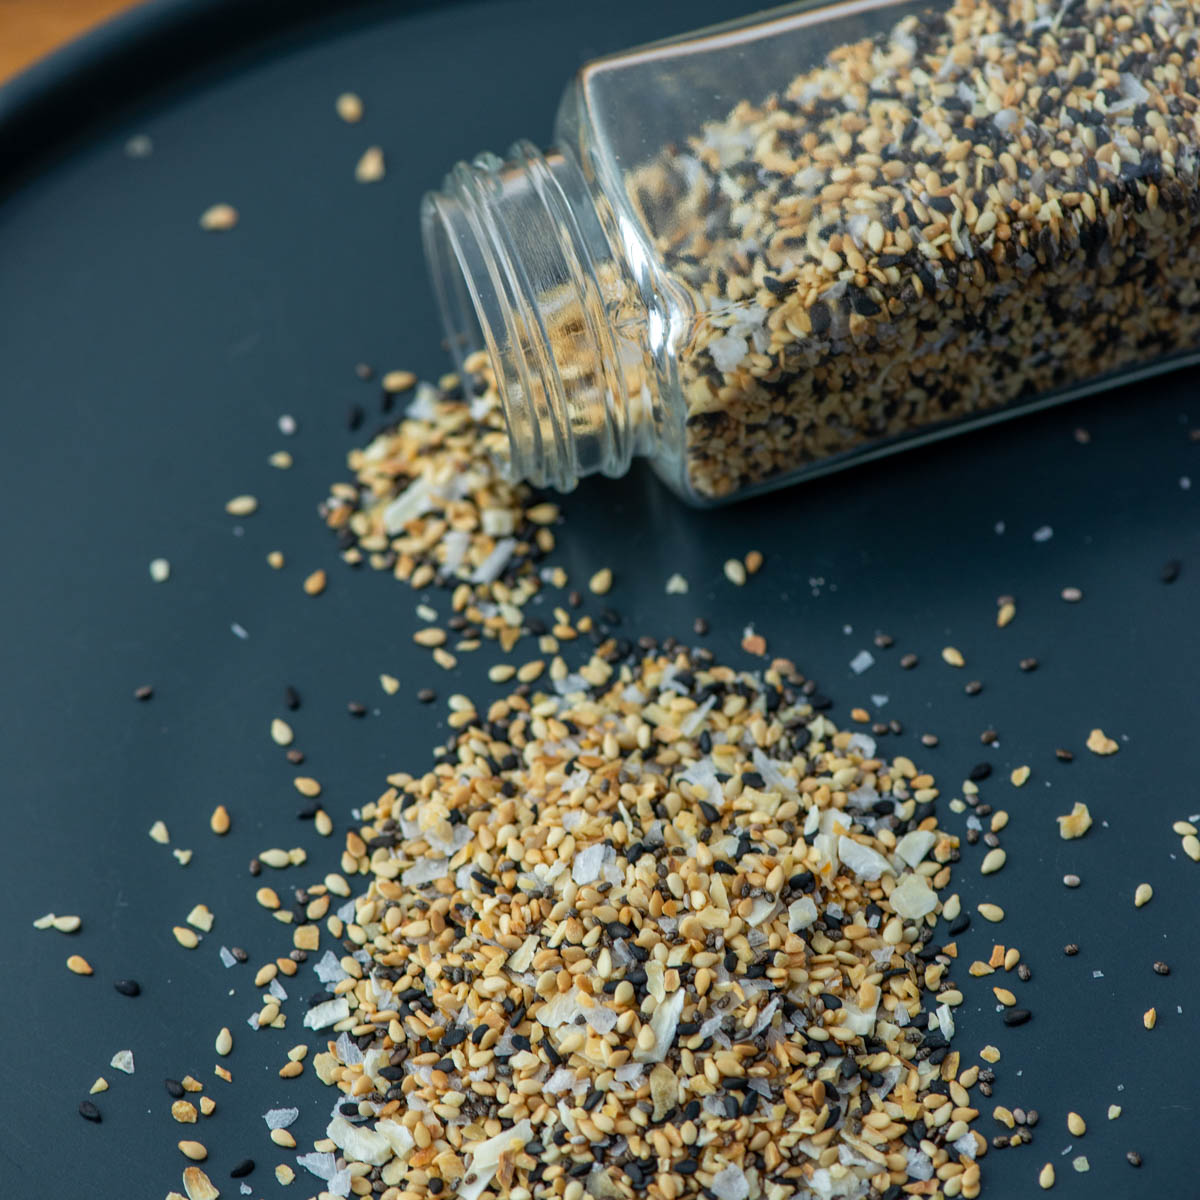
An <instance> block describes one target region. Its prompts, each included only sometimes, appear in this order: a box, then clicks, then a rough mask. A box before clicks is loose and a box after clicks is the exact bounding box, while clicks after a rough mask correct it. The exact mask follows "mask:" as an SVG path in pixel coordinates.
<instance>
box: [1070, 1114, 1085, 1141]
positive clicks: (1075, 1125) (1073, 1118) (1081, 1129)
mask: <svg viewBox="0 0 1200 1200" xmlns="http://www.w3.org/2000/svg"><path fill="white" fill-rule="evenodd" d="M1067 1129H1068V1130H1069V1131H1070V1134H1071V1136H1072V1137H1083V1135H1084V1134H1085V1133H1087V1122H1086V1121H1085V1120H1084V1119H1083V1118H1082V1117H1081V1116H1080V1115H1079V1114H1078V1113H1077V1112H1069V1113H1067Z"/></svg>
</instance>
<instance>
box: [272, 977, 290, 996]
mask: <svg viewBox="0 0 1200 1200" xmlns="http://www.w3.org/2000/svg"><path fill="white" fill-rule="evenodd" d="M267 991H269V992H270V993H271V995H272V996H274V997H275V999H276V1000H280V1001H282V1000H286V999H287V998H288V994H287V992H286V991H285V990H284V987H283V984H282V983H280V982H279V980H278V979H272V980H271V983H270V986H269V987H268V988H267Z"/></svg>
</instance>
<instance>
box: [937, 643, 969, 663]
mask: <svg viewBox="0 0 1200 1200" xmlns="http://www.w3.org/2000/svg"><path fill="white" fill-rule="evenodd" d="M942 662H944V663H946V664H947V666H951V667H963V666H966V662H967V660H966V659H965V658H963V656H962V651H961V650H958V649H957V648H955V647H954V646H946V647H944V648H943V650H942Z"/></svg>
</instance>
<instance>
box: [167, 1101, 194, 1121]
mask: <svg viewBox="0 0 1200 1200" xmlns="http://www.w3.org/2000/svg"><path fill="white" fill-rule="evenodd" d="M171 1116H172V1117H173V1118H174V1119H175V1120H176V1121H178V1122H179V1124H180V1125H195V1123H196V1122H197V1121H198V1120H199V1118H200V1114H199V1113H198V1112H197V1111H196V1106H195V1105H194V1104H192V1103H191V1102H190V1101H188V1100H176V1101H175V1102H174V1103H173V1104H172V1105H171Z"/></svg>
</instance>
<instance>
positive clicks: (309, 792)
mask: <svg viewBox="0 0 1200 1200" xmlns="http://www.w3.org/2000/svg"><path fill="white" fill-rule="evenodd" d="M292 783H293V785H294V786H295V788H296V791H298V792H299V793H300V795H302V796H307V797H308V798H309V799H310V800H312V799H316V797H317V796H319V795H320V794H321V785H320V784H319V783H318V782H317V781H316V780H315V779H313V778H311V777H310V776H308V775H297V776H296V778H295V779H293V780H292Z"/></svg>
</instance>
